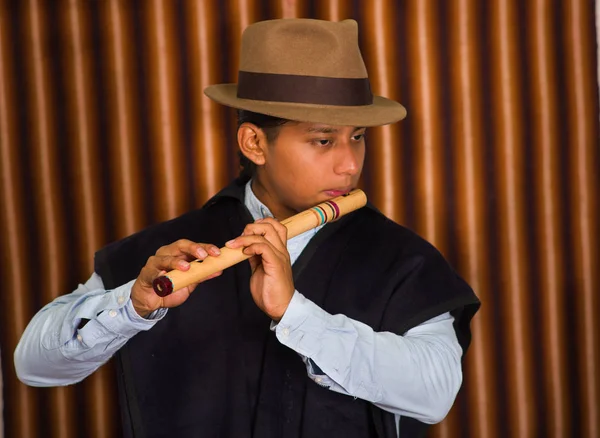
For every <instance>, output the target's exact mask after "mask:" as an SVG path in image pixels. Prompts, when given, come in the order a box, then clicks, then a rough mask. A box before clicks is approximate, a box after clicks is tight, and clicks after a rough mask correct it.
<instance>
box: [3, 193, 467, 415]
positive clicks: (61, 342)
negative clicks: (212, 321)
mask: <svg viewBox="0 0 600 438" xmlns="http://www.w3.org/2000/svg"><path fill="white" fill-rule="evenodd" d="M245 204H246V207H247V208H248V209H249V211H250V213H251V214H252V217H253V218H254V220H257V219H259V218H263V217H267V216H269V217H271V216H272V215H271V213H270V211H269V210H268V208H267V207H266V206H265V205H264V204H262V203H261V202H260V201H259V200H258V198H256V196H255V195H254V193H253V192H252V190H251V188H250V183H248V185H247V186H246V192H245ZM320 228H322V227H319V228H317V229H313V230H309V231H307V232H306V233H303V234H301V235H299V236H296V237H294V238H292V239H290V240H288V242H287V248H288V252H289V253H290V258H291V262H292V263H294V262H295V260H296V259H297V258H298V256H299V255H300V253H301V252H302V250H303V249H304V247H305V246H306V245H307V244H308V242H309V241H310V239H311V238H312V237H313V236H314V235H315V234H316V233H318V231H319V230H320ZM134 281H135V280H131V281H130V282H128V283H126V284H124V285H122V286H120V287H117V288H115V289H112V290H105V289H104V285H103V283H102V279H101V278H100V276H98V275H97V274H96V273H93V274H92V276H91V277H90V278H89V279H88V281H87V282H86V283H85V284H80V285H79V287H78V288H77V289H76V290H75V291H73V292H72V293H70V294H68V295H64V296H61V297H58V298H56V299H55V300H54V301H52V302H51V303H50V304H48V305H46V306H45V307H44V308H42V309H41V310H40V311H39V312H38V313H37V314H36V315H35V316H34V317H33V319H32V320H31V322H30V323H29V325H28V326H27V328H26V330H25V332H24V333H23V336H22V337H21V340H20V341H19V344H18V345H17V348H16V350H15V368H16V371H17V376H18V377H19V379H20V380H21V381H22V382H24V383H26V384H28V385H32V386H58V385H68V384H73V383H76V382H79V381H81V380H82V379H84V378H85V377H87V376H89V375H90V374H92V373H93V372H94V371H95V370H96V369H98V368H99V367H100V366H101V365H102V364H104V363H105V362H106V361H108V360H109V359H110V357H111V356H112V355H113V354H114V353H115V352H116V351H117V350H118V349H119V348H121V347H122V346H123V345H124V344H125V343H126V342H127V341H128V340H129V339H130V338H131V337H133V336H134V335H136V334H137V333H139V332H140V331H144V330H149V329H151V328H152V327H153V326H154V325H155V324H159V323H160V320H161V319H162V318H163V317H164V316H165V314H166V313H167V309H159V310H157V311H155V312H153V313H152V314H151V315H150V316H149V317H148V318H142V317H141V316H139V315H138V314H137V312H136V311H135V310H134V308H133V304H132V302H131V299H130V294H131V287H132V285H133V283H134ZM183 305H185V304H183ZM83 318H85V319H88V320H89V322H88V323H87V324H86V325H85V326H84V327H83V328H81V329H78V328H77V327H78V326H79V323H80V321H81V319H83ZM453 321H454V318H453V317H452V316H451V315H450V314H449V313H444V314H442V315H439V316H437V317H435V318H433V319H431V320H429V321H426V322H425V323H423V324H421V325H419V326H417V327H414V328H412V329H411V330H409V331H407V332H406V333H404V334H403V335H402V336H400V335H396V334H394V333H390V332H375V331H374V330H373V329H372V328H371V327H369V326H368V325H366V324H363V323H361V322H359V321H356V320H353V319H351V318H348V317H347V316H344V315H331V314H329V313H327V312H326V311H325V310H323V309H322V308H320V307H319V306H317V305H316V304H315V303H313V302H312V301H310V300H309V299H307V298H306V297H304V295H302V293H300V292H299V291H295V292H294V295H293V297H292V300H291V302H290V304H289V306H288V308H287V310H286V312H285V314H284V315H283V317H282V318H281V320H280V321H279V323H278V324H275V323H273V324H271V329H272V330H273V331H274V332H275V335H276V336H277V339H278V340H279V342H281V343H282V344H283V345H286V346H287V347H289V348H291V349H293V350H294V351H296V352H297V353H298V354H299V355H300V357H301V358H302V360H303V361H304V363H305V364H306V369H307V373H308V375H309V377H310V378H311V379H312V380H313V381H314V382H316V383H317V384H319V385H322V386H324V387H327V388H329V389H330V390H331V391H336V392H339V393H342V394H346V395H348V396H352V397H358V398H361V399H364V400H367V401H369V402H371V403H373V404H375V405H376V406H378V407H380V408H381V409H384V410H386V411H388V412H391V413H393V414H395V415H396V417H397V418H399V416H408V417H413V418H416V419H417V420H420V421H423V422H425V423H437V422H439V421H441V420H442V419H443V418H444V417H445V416H446V414H447V413H448V411H449V410H450V408H451V407H452V404H453V403H454V400H455V397H456V394H457V392H458V389H459V388H460V385H461V383H462V369H461V356H462V349H461V347H460V345H459V343H458V340H457V338H456V334H455V332H454V328H453V326H452V324H453ZM397 423H398V422H397Z"/></svg>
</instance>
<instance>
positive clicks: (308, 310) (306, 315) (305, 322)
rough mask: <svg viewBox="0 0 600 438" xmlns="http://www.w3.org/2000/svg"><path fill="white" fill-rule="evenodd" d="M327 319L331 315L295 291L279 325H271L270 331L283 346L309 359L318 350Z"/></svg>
mask: <svg viewBox="0 0 600 438" xmlns="http://www.w3.org/2000/svg"><path fill="white" fill-rule="evenodd" d="M328 318H331V315H329V314H328V313H327V312H325V311H324V310H323V309H321V308H320V307H319V306H317V305H316V304H315V303H313V302H312V301H310V300H309V299H307V298H306V297H305V296H304V295H302V294H301V293H300V292H298V291H297V290H296V291H294V295H293V296H292V299H291V301H290V303H289V305H288V308H287V310H286V311H285V313H284V314H283V317H282V318H281V320H280V321H279V323H277V324H276V323H274V322H273V323H271V330H273V331H274V332H275V335H276V336H277V339H278V340H279V342H281V343H282V344H283V345H285V346H287V347H289V348H291V349H292V350H294V351H296V352H297V353H299V354H301V355H303V356H306V357H309V358H310V357H314V356H315V355H316V354H317V353H318V350H319V349H320V339H321V337H322V334H323V332H324V330H325V329H326V327H327V319H328Z"/></svg>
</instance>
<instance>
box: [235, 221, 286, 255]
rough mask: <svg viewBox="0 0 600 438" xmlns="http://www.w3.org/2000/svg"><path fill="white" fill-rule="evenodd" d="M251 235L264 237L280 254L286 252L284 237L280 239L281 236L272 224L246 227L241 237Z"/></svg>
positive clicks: (255, 224)
mask: <svg viewBox="0 0 600 438" xmlns="http://www.w3.org/2000/svg"><path fill="white" fill-rule="evenodd" d="M273 222H276V221H273ZM284 228H285V227H284ZM251 235H257V236H264V238H265V239H266V240H267V241H269V242H270V243H271V244H272V245H273V246H274V247H275V248H277V249H278V250H279V251H280V252H287V247H286V240H285V235H284V236H283V239H282V236H281V234H280V233H279V232H278V231H277V230H276V229H275V227H274V226H273V224H272V223H266V222H260V223H254V224H248V225H246V228H244V232H243V233H242V236H251Z"/></svg>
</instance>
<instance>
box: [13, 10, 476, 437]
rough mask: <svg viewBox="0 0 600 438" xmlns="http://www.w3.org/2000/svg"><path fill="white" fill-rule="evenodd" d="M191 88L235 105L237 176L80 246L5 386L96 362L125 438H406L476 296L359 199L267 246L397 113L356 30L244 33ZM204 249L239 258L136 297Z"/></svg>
mask: <svg viewBox="0 0 600 438" xmlns="http://www.w3.org/2000/svg"><path fill="white" fill-rule="evenodd" d="M205 92H206V94H207V95H208V96H209V97H210V98H212V99H214V100H216V101H218V102H221V103H223V104H225V105H229V106H232V107H234V108H238V109H239V110H240V112H239V116H240V125H239V128H238V132H237V140H238V145H239V148H240V152H241V154H242V156H243V160H244V163H245V173H246V174H245V177H244V178H240V179H238V180H236V181H235V182H234V183H233V184H232V185H231V186H229V187H227V188H225V189H224V190H223V191H221V192H220V193H219V194H217V195H216V196H215V197H214V198H213V199H211V200H210V201H209V202H208V203H207V204H206V205H205V206H204V207H203V208H202V209H200V210H197V211H192V212H190V213H187V214H185V215H183V216H181V217H179V218H176V219H173V220H171V221H169V222H166V223H163V224H159V225H156V226H153V227H150V228H148V229H146V230H144V231H141V232H139V233H137V234H135V235H133V236H130V237H129V238H126V239H124V240H122V241H119V242H116V243H114V244H112V245H109V246H108V247H106V248H104V249H102V250H101V251H99V252H98V253H97V254H96V259H95V260H96V263H95V272H94V274H93V275H92V277H91V278H90V279H89V280H88V282H87V283H86V284H84V285H82V286H80V287H79V288H78V289H77V290H76V291H74V292H73V293H71V294H69V295H66V296H63V297H60V298H58V299H56V300H55V301H54V302H53V303H50V304H49V305H47V306H46V307H45V308H44V309H42V310H41V311H40V312H39V313H38V314H37V315H36V316H35V317H34V318H33V320H32V321H31V323H30V324H29V326H28V328H27V330H26V331H25V333H24V335H23V337H22V339H21V342H20V343H19V346H18V347H17V350H16V352H15V364H16V368H17V372H18V375H19V378H20V379H21V380H22V381H24V382H25V383H28V384H31V385H40V386H51V385H64V384H69V383H74V382H77V381H79V380H81V379H83V378H85V377H86V376H88V375H89V374H91V373H92V372H93V371H94V370H96V369H97V368H98V367H99V366H100V365H101V364H103V363H104V362H106V361H107V360H108V359H109V358H110V357H111V356H112V355H113V354H115V353H116V355H117V363H118V367H119V379H120V380H119V391H120V396H121V397H120V399H121V408H122V413H123V422H124V434H125V436H127V437H132V436H135V437H183V438H185V437H198V436H202V437H257V438H263V437H323V436H329V437H338V436H339V437H344V438H350V437H375V436H379V437H395V436H398V434H399V436H401V437H415V436H420V435H421V434H422V433H423V431H424V430H425V427H426V424H429V423H435V422H438V421H440V420H442V419H443V418H444V416H445V415H446V414H447V412H448V410H449V409H450V407H451V406H452V404H453V402H454V399H455V396H456V394H457V392H458V389H459V388H460V385H461V382H462V372H461V358H462V356H463V354H464V351H465V350H466V348H467V346H468V344H469V341H470V331H469V323H470V320H471V318H472V316H473V315H474V313H475V312H476V310H477V308H478V305H479V304H478V301H477V298H476V297H475V295H474V294H473V292H472V291H471V289H470V288H469V287H468V285H467V284H466V283H464V281H462V280H461V279H460V278H459V277H458V276H457V275H456V274H455V273H454V271H453V270H452V269H451V268H450V267H449V266H448V264H447V263H446V262H445V260H444V259H443V257H442V256H441V255H440V254H439V253H438V252H437V251H436V250H435V249H434V248H433V247H432V246H431V245H429V244H428V243H426V242H425V241H424V240H422V239H421V238H419V237H418V236H416V235H415V234H413V233H411V232H410V231H408V230H406V229H405V228H403V227H401V226H399V225H397V224H395V223H394V222H392V221H391V220H389V219H387V218H385V217H384V216H383V215H382V214H381V213H379V212H378V211H377V210H376V209H374V208H373V207H372V206H367V207H365V208H363V209H360V210H358V211H356V212H354V213H351V214H349V215H347V216H344V217H342V218H341V219H340V220H339V221H337V222H335V223H332V224H327V225H325V226H322V227H319V228H318V229H315V230H311V231H308V232H306V233H304V234H302V235H300V236H297V237H295V238H294V239H291V240H290V241H287V243H286V229H285V227H283V226H282V225H281V224H280V223H279V221H281V220H283V219H285V218H287V217H290V216H292V215H293V214H295V213H297V212H299V211H302V210H305V209H307V208H310V207H311V206H314V205H315V204H318V203H320V202H322V201H325V200H327V199H331V198H334V197H336V196H339V195H340V194H343V193H346V192H348V191H350V190H351V189H353V188H354V187H356V185H357V183H358V180H359V177H360V173H361V170H362V166H363V161H364V157H365V140H364V133H365V129H366V127H368V126H376V125H382V124H387V123H392V122H395V121H398V120H400V119H402V118H403V117H404V116H405V110H404V108H403V107H402V106H401V105H400V104H398V103H396V102H393V101H390V100H387V99H385V98H382V97H378V96H372V95H371V92H370V87H369V82H368V79H367V72H366V69H365V66H364V63H363V60H362V57H361V54H360V51H359V48H358V37H357V25H356V22H354V21H351V20H347V21H343V22H339V23H333V22H325V21H319V20H273V21H266V22H259V23H256V24H253V25H251V26H250V27H248V29H247V30H246V31H245V32H244V35H243V39H242V51H241V60H240V74H239V84H238V85H235V84H227V85H216V86H212V87H208V88H207V89H206V90H205ZM235 236H238V237H237V238H235V239H233V240H230V239H232V237H235ZM222 245H227V246H228V247H231V248H244V252H245V253H246V254H248V255H251V256H252V257H251V258H250V263H241V264H238V265H236V266H234V267H232V268H229V269H227V270H226V271H224V272H220V273H217V274H215V275H214V276H213V277H218V278H214V279H211V280H210V281H205V282H203V283H202V284H200V285H192V286H189V287H186V288H184V289H182V290H178V291H175V292H174V293H173V294H171V295H169V296H167V297H165V298H161V297H159V296H158V295H156V294H155V293H154V291H153V289H152V281H153V280H154V279H155V278H156V277H157V276H159V275H161V274H162V273H164V272H165V271H168V270H172V269H179V270H183V271H185V270H187V269H189V262H190V261H192V260H194V259H196V258H199V259H205V258H206V257H219V249H218V247H220V246H222ZM196 286H197V287H196ZM192 291H194V292H193V293H192Z"/></svg>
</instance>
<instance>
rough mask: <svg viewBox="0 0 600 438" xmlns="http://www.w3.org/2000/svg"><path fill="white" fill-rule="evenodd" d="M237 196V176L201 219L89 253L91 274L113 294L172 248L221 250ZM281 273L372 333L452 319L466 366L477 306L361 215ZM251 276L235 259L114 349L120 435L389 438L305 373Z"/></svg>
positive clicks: (377, 419) (241, 213) (427, 256)
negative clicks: (260, 302)
mask: <svg viewBox="0 0 600 438" xmlns="http://www.w3.org/2000/svg"><path fill="white" fill-rule="evenodd" d="M243 196H244V182H243V181H240V180H236V181H235V182H234V183H233V184H231V185H230V186H229V187H227V188H225V189H224V190H223V191H221V192H220V193H219V194H217V195H216V196H215V197H214V198H212V199H211V200H210V201H208V202H207V204H206V205H205V206H204V207H202V208H201V209H199V210H195V211H192V212H189V213H187V214H184V215H182V216H180V217H178V218H176V219H173V220H171V221H168V222H164V223H162V224H158V225H155V226H152V227H150V228H147V229H146V230H143V231H141V232H139V233H137V234H134V235H132V236H130V237H128V238H126V239H123V240H121V241H118V242H115V243H113V244H111V245H109V246H107V247H105V248H104V249H102V250H100V251H99V252H98V253H97V254H96V258H95V270H96V272H97V273H98V274H99V275H100V276H101V277H102V280H103V282H104V285H105V287H106V288H107V289H112V288H115V287H117V286H119V285H122V284H124V283H126V282H128V281H130V280H132V279H134V278H136V277H137V276H138V274H139V271H140V270H141V268H142V267H143V266H144V265H145V263H146V260H147V259H148V257H150V256H151V255H153V254H154V253H155V252H156V250H157V249H158V248H159V247H161V246H163V245H167V244H170V243H172V242H174V241H176V240H178V239H182V238H185V239H190V240H192V241H195V242H205V243H213V244H215V245H217V246H219V247H220V246H223V245H224V243H225V242H226V241H228V240H230V239H232V238H234V237H236V236H239V235H240V234H241V232H242V230H243V228H244V227H245V225H246V224H248V223H250V222H252V217H251V216H250V214H249V212H248V210H247V209H246V207H245V206H244V203H243ZM293 273H294V283H295V287H296V289H297V290H298V291H300V292H301V293H302V294H303V295H304V296H306V297H307V298H308V299H310V300H312V301H313V302H314V303H316V304H317V305H319V306H320V307H322V308H323V309H325V310H326V311H327V312H329V313H331V314H343V315H346V316H348V317H349V318H353V319H355V320H358V321H361V322H363V323H365V324H368V325H369V326H371V327H372V328H373V329H374V330H375V331H379V332H381V331H389V332H393V333H396V334H398V335H402V334H403V333H405V332H406V331H407V330H409V329H411V328H413V327H415V326H417V325H419V324H421V323H423V322H425V321H427V320H428V319H431V318H433V317H435V316H437V315H440V314H442V313H444V312H451V313H452V315H453V316H454V318H455V322H454V328H455V331H456V334H457V337H458V340H459V343H460V344H461V346H462V349H463V357H464V352H466V349H467V347H468V345H469V343H470V339H471V333H470V328H469V326H470V321H471V318H472V317H473V315H474V314H475V312H476V311H477V309H478V308H479V301H478V299H477V297H476V296H475V295H474V293H473V292H472V290H471V289H470V287H469V286H468V285H467V284H466V283H465V282H464V281H463V280H462V279H461V278H460V277H459V276H458V275H457V274H456V273H455V272H454V271H453V270H452V268H451V267H450V266H449V265H448V263H447V262H446V261H445V260H444V258H443V257H442V256H441V254H440V253H439V252H438V251H437V250H436V249H435V248H434V247H433V246H431V245H430V244H428V243H427V242H426V241H424V240H423V239H421V238H420V237H418V236H417V235H416V234H414V233H412V232H411V231H409V230H407V229H406V228H404V227H402V226H400V225H398V224H396V223H394V222H393V221H391V220H390V219H388V218H386V217H385V216H383V215H382V214H381V213H379V212H378V211H377V210H376V209H375V208H373V207H371V206H367V207H365V208H362V209H360V210H357V211H355V212H353V213H350V214H349V215H347V216H344V217H342V218H341V219H340V220H338V221H337V222H334V223H331V224H327V225H326V226H325V227H324V228H323V229H322V230H320V231H319V232H318V233H317V234H316V235H315V237H313V239H312V240H311V241H310V242H309V244H308V245H307V246H306V248H305V249H304V251H303V252H302V254H301V255H300V256H299V258H298V260H297V261H296V262H295V263H294V266H293ZM249 279H250V267H249V264H248V263H240V264H238V265H235V266H234V267H231V268H229V269H227V270H225V272H224V273H223V275H222V276H220V277H217V278H216V279H213V280H210V281H208V282H205V283H202V284H200V285H199V286H198V287H197V289H196V290H195V291H194V293H193V294H192V295H191V296H190V298H189V299H188V300H187V301H186V302H185V303H184V304H183V305H181V306H179V307H176V308H173V309H170V310H169V312H168V313H167V315H166V316H165V318H164V319H163V320H162V321H159V322H158V323H157V324H156V325H155V326H154V327H153V328H152V329H150V330H149V331H147V332H141V333H139V334H137V335H135V336H134V337H133V338H132V339H131V340H129V341H128V343H127V344H126V345H125V346H124V347H123V348H122V349H121V350H120V351H119V352H118V353H117V368H118V382H119V397H120V405H121V412H122V420H123V429H124V436H125V437H128V438H129V437H135V438H141V437H144V438H146V437H147V438H159V437H161V438H163V437H164V438H192V437H194V438H196V437H198V438H200V437H202V438H213V437H214V438H217V437H218V438H245V437H248V438H250V437H254V438H275V437H276V438H301V437H302V438H315V437H327V438H335V437H343V438H353V437H380V438H384V437H385V438H391V437H395V436H396V428H395V424H394V416H393V414H391V413H388V412H385V411H383V410H381V409H380V408H378V407H375V406H374V405H373V404H371V403H369V402H367V401H364V400H361V399H359V398H354V397H350V396H347V395H343V394H339V393H336V392H333V391H330V390H328V389H326V388H323V387H321V386H319V385H318V384H316V383H315V382H313V381H312V380H311V379H310V378H309V377H308V375H307V371H306V367H305V364H304V363H303V362H302V359H301V358H300V356H299V355H298V354H297V353H296V352H294V351H293V350H291V349H289V348H288V347H286V346H284V345H282V344H280V343H279V341H278V340H277V338H276V337H275V333H273V332H272V331H271V330H270V323H271V320H270V319H269V318H268V317H267V316H266V315H265V314H264V313H262V312H261V311H260V310H259V309H258V307H257V306H256V305H255V303H254V302H253V300H252V296H251V294H250V290H249ZM400 424H401V430H400V435H401V437H402V438H404V437H411V438H413V437H418V436H422V434H423V433H424V431H425V428H426V425H424V424H422V423H419V422H418V421H416V420H414V419H410V418H402V420H401V423H400Z"/></svg>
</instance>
